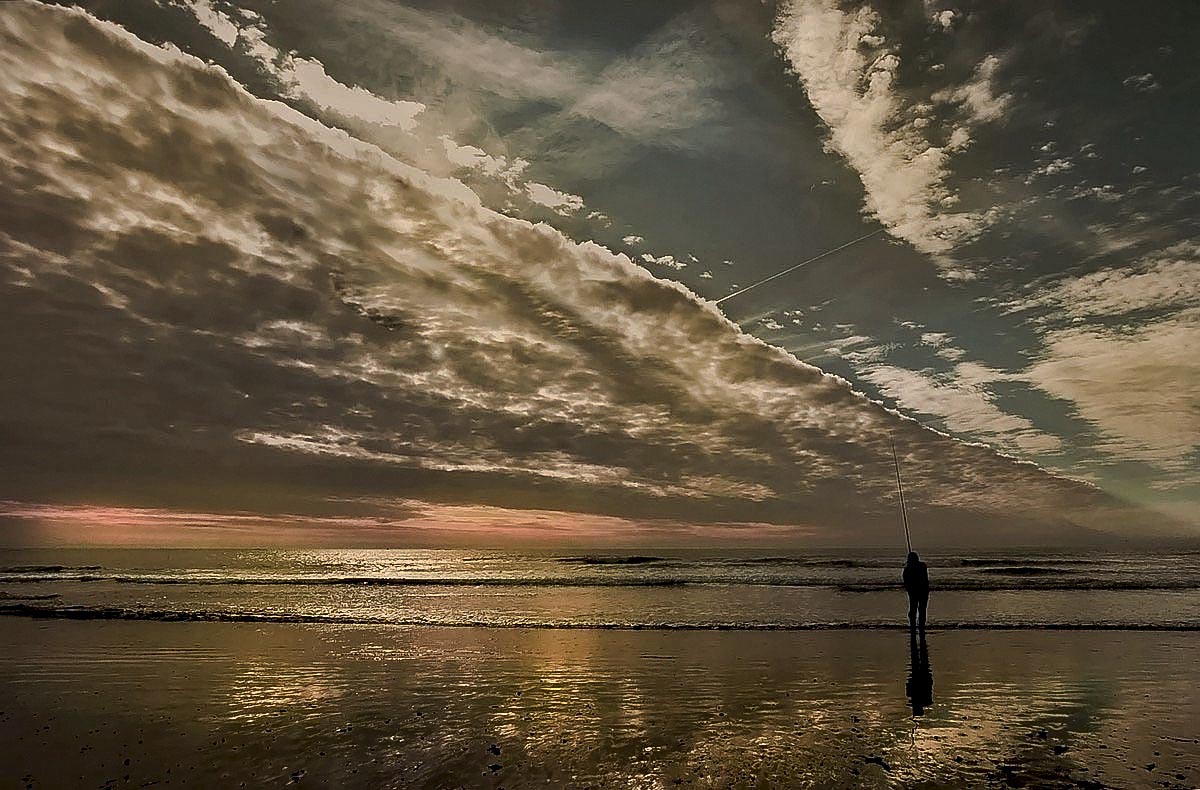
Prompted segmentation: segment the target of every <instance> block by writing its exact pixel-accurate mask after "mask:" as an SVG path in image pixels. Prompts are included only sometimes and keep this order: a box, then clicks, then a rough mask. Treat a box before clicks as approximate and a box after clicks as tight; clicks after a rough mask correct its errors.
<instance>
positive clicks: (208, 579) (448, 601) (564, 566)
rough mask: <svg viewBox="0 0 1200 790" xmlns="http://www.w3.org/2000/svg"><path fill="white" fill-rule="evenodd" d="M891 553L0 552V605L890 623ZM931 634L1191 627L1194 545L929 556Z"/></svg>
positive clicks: (552, 621) (452, 618) (501, 621)
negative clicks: (1163, 549)
mask: <svg viewBox="0 0 1200 790" xmlns="http://www.w3.org/2000/svg"><path fill="white" fill-rule="evenodd" d="M902 559H903V558H902V557H899V556H879V555H869V554H868V555H862V554H857V553H851V552H821V553H812V552H809V553H798V552H794V551H787V552H765V551H762V550H757V551H750V550H739V551H732V550H712V551H694V550H688V551H683V550H662V551H645V550H639V551H638V552H625V553H622V552H598V553H593V552H569V551H558V552H550V551H536V552H514V551H479V550H426V549H414V550H396V549H389V550H326V549H311V550H268V549H263V550H197V549H186V550H159V549H154V550H151V549H146V550H128V549H87V550H83V549H60V550H10V551H4V552H0V614H8V615H20V616H35V617H56V618H71V619H127V620H195V621H233V622H237V621H277V622H310V623H346V624H353V623H361V624H394V625H442V626H482V627H533V628H608V629H644V628H653V629H729V630H737V629H761V630H806V629H824V628H838V629H851V628H899V627H906V624H907V620H906V616H907V608H906V601H905V596H904V592H903V590H902V589H901V588H900V585H899V578H900V567H901V563H902ZM924 559H925V560H926V561H927V562H928V564H929V567H930V576H931V579H932V585H933V590H932V594H931V603H930V627H931V628H935V629H977V628H990V629H1002V628H1009V629H1130V630H1136V629H1150V630H1200V552H1175V553H1159V554H1140V555H1130V554H1113V553H1061V554H1048V553H1041V552H1038V553H1020V552H1007V553H995V554H991V553H986V554H985V553H978V554H969V555H962V554H955V555H936V554H935V555H929V556H925V557H924Z"/></svg>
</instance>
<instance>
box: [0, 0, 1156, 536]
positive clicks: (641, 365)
mask: <svg viewBox="0 0 1200 790" xmlns="http://www.w3.org/2000/svg"><path fill="white" fill-rule="evenodd" d="M0 39H2V41H3V46H2V47H0V65H2V67H3V69H4V71H5V73H6V74H7V75H8V76H7V78H6V80H5V81H4V82H3V83H2V84H0V109H2V110H3V112H2V113H0V209H2V210H0V217H4V218H6V219H5V220H4V224H3V226H2V227H0V316H2V318H0V329H2V332H0V338H2V340H0V359H3V361H4V370H5V373H4V376H3V380H2V384H3V385H2V387H0V413H2V414H3V415H4V416H3V417H2V418H0V430H2V431H3V433H4V434H5V435H6V436H7V437H8V441H6V442H5V443H4V450H3V451H0V452H2V455H0V463H2V464H3V466H4V468H5V469H6V470H11V471H13V475H12V476H11V477H10V480H12V481H15V482H14V485H18V484H24V485H26V486H27V487H31V486H32V484H30V483H29V481H31V480H34V481H36V480H43V481H45V480H48V479H50V478H51V477H55V476H57V480H59V481H67V480H69V481H72V482H71V485H72V486H75V487H79V488H80V489H81V490H82V487H84V486H85V485H86V484H88V483H89V482H93V483H94V482H96V481H102V482H103V484H104V485H105V486H116V488H111V487H110V488H109V489H108V490H109V491H110V495H111V496H114V497H120V496H122V495H124V496H127V497H130V498H132V497H135V496H136V495H138V494H137V492H136V491H135V490H134V488H135V486H134V485H132V484H131V483H130V482H129V481H130V480H131V479H142V480H149V481H161V479H162V477H163V476H166V477H167V478H169V479H170V482H171V485H170V486H167V487H165V488H164V487H161V486H157V484H156V486H155V490H156V491H160V490H167V491H170V490H180V489H182V490H184V492H185V493H184V494H180V496H181V497H186V496H193V495H194V494H195V491H194V489H195V488H196V487H197V486H200V485H201V483H199V482H197V481H205V482H204V483H203V485H208V486H216V485H217V482H219V484H220V486H221V487H222V488H221V491H227V490H230V489H231V487H234V486H236V485H244V486H250V487H252V488H256V489H257V490H258V491H259V496H260V499H261V501H262V502H263V503H269V501H270V499H269V497H268V495H267V492H271V496H272V497H276V498H277V499H278V500H279V501H282V502H295V501H299V500H301V499H303V497H304V496H307V495H308V492H311V491H313V490H320V489H330V488H335V489H340V490H347V491H354V492H358V493H364V492H365V493H370V492H371V491H386V492H394V491H395V490H396V489H398V488H399V489H403V490H406V491H410V492H413V491H416V492H420V493H421V495H422V497H424V498H427V499H440V500H442V501H449V502H450V503H452V504H511V503H514V502H518V503H520V506H521V507H526V508H544V509H557V510H577V511H589V510H590V511H593V512H598V513H612V512H616V511H621V512H623V513H635V514H640V515H650V514H658V515H670V516H672V517H675V518H683V519H690V520H703V521H710V522H711V521H726V520H731V519H730V516H731V514H736V516H737V520H739V521H774V522H783V523H795V524H803V525H813V526H814V528H817V529H819V530H820V531H822V534H824V535H825V536H826V537H829V536H841V537H842V538H843V539H846V540H855V539H864V538H870V537H872V536H874V537H878V536H881V535H883V534H890V531H891V530H892V529H893V527H894V523H893V511H892V507H893V501H892V493H891V482H890V480H891V478H890V476H889V475H890V471H889V470H890V463H891V459H890V454H889V450H888V447H889V439H890V438H892V437H894V439H895V441H896V443H897V445H898V446H899V447H900V448H901V449H902V452H903V459H902V460H903V462H904V464H905V469H906V472H907V474H908V475H909V477H910V480H911V488H912V501H913V504H914V507H915V508H916V509H917V510H918V512H919V513H920V514H921V518H922V519H923V521H924V522H925V523H926V525H927V526H928V528H929V529H931V530H932V529H935V528H936V529H942V530H943V533H944V534H953V533H954V532H955V531H958V532H962V531H964V530H968V531H969V530H972V529H975V530H981V529H983V527H984V525H1003V526H1004V527H1005V528H1006V530H1007V531H1006V532H1004V531H1003V530H1002V532H1004V534H1007V535H1022V534H1024V535H1030V534H1038V533H1039V531H1043V530H1045V529H1046V528H1047V526H1052V527H1053V528H1055V529H1058V530H1060V531H1063V534H1066V532H1069V531H1070V530H1072V529H1075V528H1077V527H1079V528H1082V527H1084V526H1088V527H1091V526H1100V527H1105V526H1111V525H1113V524H1114V523H1115V520H1119V519H1129V518H1134V517H1136V514H1133V513H1131V512H1130V511H1128V510H1125V509H1124V508H1123V507H1122V506H1121V505H1120V504H1119V503H1118V502H1116V501H1114V500H1112V499H1111V498H1109V497H1107V496H1106V495H1104V494H1102V493H1100V492H1099V491H1097V490H1096V489H1093V488H1091V487H1089V486H1086V485H1083V484H1080V483H1075V482H1072V481H1069V480H1065V479H1062V478H1059V477H1055V476H1052V475H1050V474H1048V473H1046V472H1044V471H1043V470H1041V469H1039V468H1037V467H1035V466H1033V465H1030V464H1024V463H1017V462H1015V461H1013V460H1012V459H1009V458H1006V457H1003V456H1000V455H997V454H996V453H994V452H992V451H991V450H989V449H987V448H984V447H981V446H976V445H970V444H965V443H962V442H957V441H953V440H950V439H948V438H947V437H944V436H942V435H939V434H936V433H934V432H931V431H928V430H925V429H922V428H920V427H919V426H917V425H915V424H914V423H912V422H911V421H907V420H903V419H901V418H899V417H897V416H896V415H894V414H891V413H889V412H886V411H885V410H883V409H882V408H880V407H879V406H878V405H877V404H874V403H872V402H870V401H868V400H867V399H866V398H864V397H863V396H862V395H860V394H858V393H855V392H854V391H852V390H851V388H850V387H849V385H848V384H847V383H846V382H844V381H842V380H840V379H838V378H836V377H833V376H829V375H827V374H824V373H823V372H821V371H820V370H818V369H816V368H814V367H812V366H809V365H805V364H802V363H800V362H798V361H797V360H796V359H794V358H793V357H791V356H790V355H788V354H787V353H785V352H784V351H782V350H780V349H777V348H773V347H770V346H768V345H766V344H764V343H762V342H761V341H758V340H756V339H754V338H752V337H749V336H747V335H745V334H743V333H742V332H741V331H740V330H739V329H738V327H737V326H736V325H734V324H732V323H730V322H729V321H727V320H726V319H725V318H724V317H723V316H722V315H721V314H720V313H719V311H717V310H716V309H715V308H714V307H713V306H712V305H711V304H706V303H704V302H702V301H700V300H699V299H698V298H697V297H695V296H694V295H693V294H691V293H690V292H688V291H687V290H686V289H684V288H683V287H682V286H678V285H675V284H673V283H666V282H663V281H660V280H657V279H655V278H654V277H653V276H652V275H651V274H650V273H648V272H647V271H646V270H644V269H642V268H640V267H639V266H637V265H635V264H634V263H633V262H632V261H631V260H630V259H629V258H628V257H627V256H625V255H621V254H614V253H612V252H610V251H609V250H607V249H605V248H603V247H600V246H598V245H595V244H591V243H586V244H577V243H575V242H573V241H571V240H570V239H568V238H566V237H565V236H563V235H562V234H561V233H559V232H558V231H556V230H554V229H552V228H550V227H548V226H546V225H541V224H531V223H528V222H525V221H521V220H516V219H513V218H510V217H507V216H503V215H501V214H497V213H495V212H493V211H490V210H488V209H486V208H484V207H483V206H482V205H481V204H480V202H479V200H478V198H477V197H476V196H475V194H474V193H473V192H471V191H470V190H469V189H467V188H466V187H465V186H464V185H463V184H461V183H460V182H457V181H454V180H451V179H441V178H434V177H431V176H429V175H427V174H426V173H423V172H421V171H419V170H417V169H415V168H413V167H411V166H408V165H405V164H402V163H400V162H398V161H396V160H395V159H393V158H391V157H389V156H388V155H387V154H385V153H384V152H383V151H381V150H380V149H378V148H375V147H374V146H371V145H367V144H365V143H362V142H360V141H358V140H356V139H354V138H351V137H349V136H348V135H346V134H345V133H342V132H338V131H334V130H331V129H329V128H327V127H324V126H322V125H320V124H319V123H317V122H315V121H313V120H312V119H310V118H308V117H306V116H304V115H301V114H300V113H298V112H295V111H294V110H291V109H290V108H288V107H285V106H283V105H280V104H277V103H272V102H264V101H261V100H258V99H255V98H254V97H252V96H250V95H248V94H247V93H245V92H244V91H243V90H242V89H240V87H238V86H237V85H236V84H235V83H233V82H232V81H230V80H229V78H228V77H227V75H226V74H225V73H224V72H222V71H221V70H220V69H218V68H216V67H213V66H208V65H205V64H203V63H201V62H200V61H198V60H196V59H194V58H192V57H189V56H186V55H183V54H181V53H179V52H177V51H172V50H167V49H161V48H157V47H154V46H151V45H149V44H146V43H144V42H141V41H140V40H138V39H136V38H134V37H133V36H131V35H129V34H128V33H126V32H125V31H123V30H122V29H120V28H118V27H116V26H114V25H110V24H106V23H100V22H98V21H96V20H95V19H93V18H91V17H90V16H88V15H86V14H85V13H83V12H81V11H77V10H63V9H58V8H48V7H42V6H37V5H33V4H30V3H24V2H22V3H12V4H7V5H5V6H4V7H3V8H0ZM151 472H152V473H151ZM22 481H24V483H22ZM214 481H217V482H214ZM146 485H150V483H146ZM33 488H36V486H32V487H31V488H30V490H32V489H33ZM18 493H19V492H18ZM156 495H157V494H156ZM162 495H164V496H165V494H162ZM262 506H265V505H262ZM967 525H969V526H967ZM996 534H997V533H994V532H988V531H986V530H984V531H981V532H979V533H977V534H975V535H974V537H977V538H979V539H995V538H996ZM1042 534H1044V533H1042Z"/></svg>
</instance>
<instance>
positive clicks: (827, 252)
mask: <svg viewBox="0 0 1200 790" xmlns="http://www.w3.org/2000/svg"><path fill="white" fill-rule="evenodd" d="M884 230H885V229H884V228H877V229H876V230H873V231H871V232H870V233H867V234H865V235H862V236H859V237H858V238H857V239H854V240H853V241H848V242H846V243H845V244H843V245H842V246H840V247H834V248H833V249H832V250H825V252H822V253H821V254H820V255H814V256H813V257H811V258H809V259H808V260H806V261H801V262H800V263H797V264H796V265H795V266H791V267H789V268H787V269H784V270H783V271H781V272H775V273H774V274H772V275H771V276H770V277H767V278H766V279H764V280H759V281H758V282H756V283H754V284H752V285H747V286H746V287H745V288H743V289H741V290H740V291H734V292H733V293H731V294H729V295H728V296H722V297H721V298H720V299H717V300H716V301H715V302H713V304H720V303H721V302H724V301H725V300H726V299H732V298H733V297H735V296H741V295H742V294H744V293H746V291H750V290H753V289H755V288H757V287H758V286H760V285H764V284H766V283H769V282H771V280H774V279H775V278H776V277H782V276H783V275H785V274H789V273H791V272H794V271H796V270H797V269H799V268H800V267H802V266H807V265H808V264H810V263H812V262H813V261H819V260H821V259H822V258H824V257H825V256H827V255H833V254H834V253H835V252H838V251H840V250H844V249H846V248H847V247H853V246H854V245H855V244H858V243H859V242H860V241H863V240H864V239H869V238H871V237H872V236H875V235H877V234H879V233H883V231H884Z"/></svg>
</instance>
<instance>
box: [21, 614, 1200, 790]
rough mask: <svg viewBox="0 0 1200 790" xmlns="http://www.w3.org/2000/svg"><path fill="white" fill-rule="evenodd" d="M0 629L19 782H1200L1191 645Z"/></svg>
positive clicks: (880, 637)
mask: <svg viewBox="0 0 1200 790" xmlns="http://www.w3.org/2000/svg"><path fill="white" fill-rule="evenodd" d="M0 628H3V629H4V641H5V643H6V644H8V645H10V648H9V649H8V650H7V651H6V653H5V660H3V661H2V662H0V691H2V693H3V700H4V701H3V705H2V708H0V709H2V711H3V713H2V715H0V732H2V733H3V738H4V742H5V743H6V744H7V745H8V748H6V749H4V750H3V752H2V754H0V776H2V777H3V779H4V781H5V782H8V783H13V785H12V786H24V785H25V784H27V783H28V784H32V785H33V786H35V787H66V786H80V787H83V786H97V785H103V784H105V783H106V782H109V781H112V782H113V783H115V784H117V785H127V786H141V785H143V784H145V783H147V782H158V783H162V784H182V783H186V784H189V785H193V786H195V785H200V786H237V785H238V783H240V782H246V783H247V785H248V786H256V785H276V784H285V783H288V782H293V781H297V782H303V783H304V784H307V785H309V786H328V787H338V786H349V787H445V786H482V787H500V786H504V787H510V788H511V787H527V786H539V787H543V786H547V785H550V786H570V787H580V786H598V787H662V786H676V785H680V784H682V785H691V786H699V787H727V786H752V785H755V786H762V785H767V786H789V787H806V786H812V787H818V786H819V787H828V786H847V787H851V786H868V787H876V786H878V787H884V786H911V785H914V784H920V785H922V786H944V787H960V786H964V785H978V784H985V783H986V784H991V785H1000V786H1004V785H1006V784H1012V785H1014V786H1016V785H1023V786H1050V787H1054V786H1063V787H1096V786H1120V787H1129V786H1159V787H1161V786H1166V787H1193V786H1195V785H1196V784H1197V783H1198V782H1200V744H1198V743H1197V740H1196V739H1197V738H1200V692H1198V691H1197V689H1196V687H1195V684H1194V683H1193V682H1192V681H1193V680H1194V678H1195V670H1196V668H1197V654H1196V650H1195V636H1194V635H1193V634H1190V633H1157V632H1148V633H1123V632H1108V633H1099V632H1070V633H1063V632H1033V631H1031V632H1018V633H1014V632H997V631H972V632H937V631H931V632H930V633H929V636H928V640H927V643H926V645H925V648H924V649H923V650H922V649H919V648H918V646H917V645H916V644H915V643H910V641H909V637H908V635H907V634H905V633H903V632H893V631H872V630H865V631H836V630H835V631H821V632H799V633H797V632H790V633H788V632H777V633H755V632H737V631H730V632H664V631H653V630H647V631H603V630H586V629H585V630H570V631H563V630H552V629H487V628H422V627H372V626H310V625H297V624H245V623H155V622H58V621H31V620H24V619H18V618H11V619H6V620H5V621H4V622H3V623H2V624H0ZM914 664H915V668H916V670H917V672H916V675H915V677H914V672H913V670H914ZM930 683H931V686H930V685H929V684H930ZM914 700H915V702H916V703H917V706H918V707H921V708H923V715H921V716H919V717H918V716H914V715H913V705H914ZM18 780H20V781H18Z"/></svg>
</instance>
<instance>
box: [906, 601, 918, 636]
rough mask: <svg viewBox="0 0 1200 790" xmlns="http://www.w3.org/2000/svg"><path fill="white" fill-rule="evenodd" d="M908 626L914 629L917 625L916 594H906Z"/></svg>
mask: <svg viewBox="0 0 1200 790" xmlns="http://www.w3.org/2000/svg"><path fill="white" fill-rule="evenodd" d="M908 627H909V628H910V629H913V630H916V627H917V596H915V595H909V596H908Z"/></svg>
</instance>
